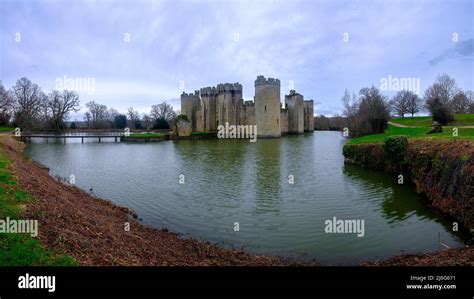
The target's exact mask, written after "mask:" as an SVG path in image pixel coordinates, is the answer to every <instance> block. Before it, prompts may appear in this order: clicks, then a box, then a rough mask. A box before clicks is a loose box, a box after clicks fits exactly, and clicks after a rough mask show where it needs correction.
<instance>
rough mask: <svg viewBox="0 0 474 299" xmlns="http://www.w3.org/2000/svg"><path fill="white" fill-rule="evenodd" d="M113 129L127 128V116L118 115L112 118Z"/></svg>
mask: <svg viewBox="0 0 474 299" xmlns="http://www.w3.org/2000/svg"><path fill="white" fill-rule="evenodd" d="M114 127H115V128H116V129H125V128H126V127H127V116H125V115H123V114H119V115H117V116H115V118H114Z"/></svg>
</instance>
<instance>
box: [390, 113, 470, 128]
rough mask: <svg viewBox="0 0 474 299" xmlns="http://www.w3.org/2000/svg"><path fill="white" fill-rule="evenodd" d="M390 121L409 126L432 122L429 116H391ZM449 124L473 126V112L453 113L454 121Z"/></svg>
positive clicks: (429, 124) (426, 124)
mask: <svg viewBox="0 0 474 299" xmlns="http://www.w3.org/2000/svg"><path fill="white" fill-rule="evenodd" d="M390 121H391V122H394V123H398V124H401V125H405V126H410V127H429V126H431V124H432V122H433V121H432V119H431V116H418V117H403V118H402V117H398V118H393V119H391V120H390ZM449 125H450V126H474V114H454V121H453V122H451V123H450V124H449Z"/></svg>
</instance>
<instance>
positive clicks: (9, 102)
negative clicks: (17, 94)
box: [0, 83, 14, 125]
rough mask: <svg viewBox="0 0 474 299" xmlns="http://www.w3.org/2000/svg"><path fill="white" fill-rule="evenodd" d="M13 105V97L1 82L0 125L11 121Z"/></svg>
mask: <svg viewBox="0 0 474 299" xmlns="http://www.w3.org/2000/svg"><path fill="white" fill-rule="evenodd" d="M13 106H14V100H13V97H12V96H11V94H10V92H8V91H7V90H6V89H5V88H4V87H3V85H2V84H1V83H0V125H6V124H8V123H9V122H10V118H11V116H12V112H13Z"/></svg>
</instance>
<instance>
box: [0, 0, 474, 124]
mask: <svg viewBox="0 0 474 299" xmlns="http://www.w3.org/2000/svg"><path fill="white" fill-rule="evenodd" d="M473 3H474V1H469V0H466V1H462V0H450V1H369V0H367V1H366V0H364V1H314V0H313V1H282V0H275V1H255V0H254V1H203V0H199V1H191V0H182V1H176V0H175V1H140V0H138V1H137V0H133V1H132V0H127V1H105V0H101V1H66V0H64V1H11V0H0V10H1V12H0V16H1V19H0V24H1V26H0V38H1V53H0V54H1V56H0V62H1V64H0V79H1V80H2V82H3V85H4V86H5V87H6V88H11V86H12V85H13V84H14V83H15V81H16V80H17V79H19V78H21V77H24V76H26V77H28V78H29V79H30V80H32V81H33V82H35V83H37V84H38V85H40V86H41V87H42V89H43V90H44V91H46V92H49V91H51V90H52V89H54V88H57V87H58V84H59V83H61V82H66V81H65V80H64V78H70V79H89V80H90V81H89V82H90V83H91V85H90V86H89V87H87V86H86V87H84V86H82V87H81V86H79V87H78V86H77V85H76V87H78V88H79V89H80V90H79V94H80V98H81V105H82V106H83V107H84V105H85V103H86V102H88V101H91V100H94V101H96V102H99V103H102V104H106V105H107V106H109V107H110V106H111V107H114V108H116V109H118V110H119V111H125V110H126V108H127V107H129V106H133V107H134V108H136V109H138V110H139V111H140V112H148V111H149V110H150V106H151V105H152V104H156V103H160V102H163V101H167V102H169V103H171V104H172V105H173V106H174V107H175V108H176V109H179V108H180V101H179V96H180V94H181V92H182V91H183V90H185V91H187V92H191V91H194V90H195V89H199V88H200V87H204V86H213V85H216V84H218V83H223V82H240V83H242V84H243V90H244V98H245V99H253V96H254V85H253V82H254V80H255V78H256V77H257V75H264V76H266V77H276V78H279V79H280V80H281V82H282V89H281V91H282V98H283V97H284V94H286V93H288V91H289V89H290V88H291V87H292V85H293V86H294V89H296V90H297V91H298V92H299V93H301V94H303V95H304V97H305V99H314V100H315V103H316V105H315V113H316V114H325V115H332V114H336V113H340V112H341V111H342V105H341V97H342V96H343V94H344V90H345V89H346V88H347V89H348V90H349V91H351V92H354V93H357V92H358V91H359V90H360V88H362V87H365V86H371V85H374V86H376V87H380V84H381V83H380V82H381V80H382V79H383V78H388V76H390V75H391V76H392V77H395V78H417V79H419V82H420V88H421V93H423V91H424V89H426V87H428V86H429V85H430V84H432V82H433V80H434V78H435V77H436V75H437V74H438V73H448V74H449V75H451V76H452V77H454V78H455V79H456V81H457V83H458V85H459V87H461V88H462V89H471V90H472V89H474V88H473V85H474V76H473V57H474V36H473V35H474V34H473V28H474V23H473V22H474V21H473V20H474V16H473ZM65 76H66V77H65ZM77 82H78V81H76V83H77ZM385 94H387V95H391V94H392V93H391V92H386V93H385ZM84 110H85V108H83V111H82V112H84ZM74 118H81V114H78V115H74V116H72V119H74Z"/></svg>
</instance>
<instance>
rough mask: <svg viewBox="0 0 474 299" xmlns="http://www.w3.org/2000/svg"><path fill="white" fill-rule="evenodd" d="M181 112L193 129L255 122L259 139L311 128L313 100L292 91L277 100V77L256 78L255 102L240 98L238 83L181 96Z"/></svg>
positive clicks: (278, 91)
mask: <svg viewBox="0 0 474 299" xmlns="http://www.w3.org/2000/svg"><path fill="white" fill-rule="evenodd" d="M181 113H182V114H184V115H186V116H187V117H188V119H189V120H190V122H191V129H192V132H215V131H217V127H218V126H219V125H225V123H228V124H229V125H257V136H258V137H259V138H275V137H280V136H281V135H284V134H301V133H303V132H312V131H314V102H313V100H309V101H305V100H304V98H303V96H302V95H301V94H299V93H297V92H296V91H294V90H291V91H290V94H289V95H285V107H284V108H283V107H282V105H281V102H280V80H278V79H274V78H268V79H265V77H264V76H258V77H257V80H255V97H254V101H253V102H252V101H245V102H244V101H243V99H242V85H241V84H239V83H238V82H237V83H225V84H219V85H217V87H204V88H201V90H200V91H199V90H196V91H195V92H194V93H184V92H183V94H182V95H181Z"/></svg>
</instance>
